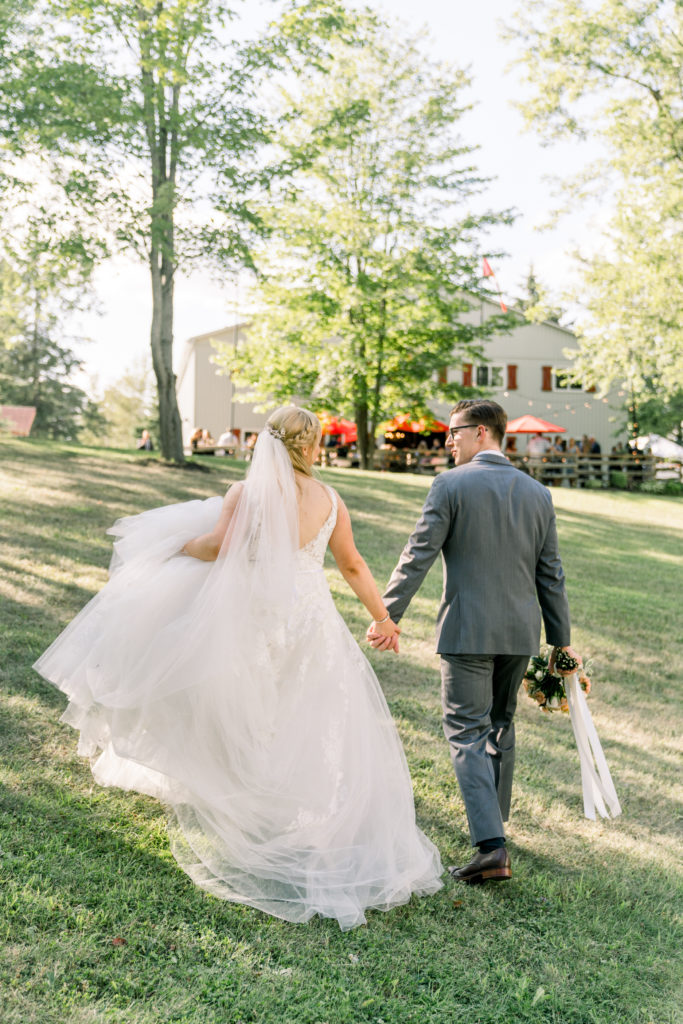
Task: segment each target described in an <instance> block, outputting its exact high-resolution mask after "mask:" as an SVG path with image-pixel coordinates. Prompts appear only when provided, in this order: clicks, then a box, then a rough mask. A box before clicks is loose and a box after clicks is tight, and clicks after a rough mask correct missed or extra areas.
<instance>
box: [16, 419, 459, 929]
mask: <svg viewBox="0 0 683 1024" xmlns="http://www.w3.org/2000/svg"><path fill="white" fill-rule="evenodd" d="M319 449H320V423H319V421H318V419H317V417H316V416H315V415H314V414H313V413H311V412H308V411H307V410H306V409H300V408H298V407H297V406H284V407H283V408H281V409H278V410H277V411H276V412H274V413H273V414H272V415H271V417H270V419H269V420H268V424H267V427H266V429H265V430H264V431H263V432H262V433H261V435H260V436H259V439H258V441H257V443H256V447H255V450H254V458H253V462H252V464H251V469H250V472H249V475H248V478H247V480H246V481H245V482H240V483H235V484H233V485H232V486H231V487H230V489H229V490H228V493H227V495H226V497H225V499H224V500H223V502H222V503H221V499H220V498H209V499H208V500H206V501H190V502H184V503H182V504H179V505H170V506H166V507H164V508H158V509H153V510H151V511H149V512H143V513H142V514H141V515H137V516H131V517H128V518H125V519H121V520H119V521H118V522H117V523H116V524H115V525H114V526H113V527H112V529H111V530H110V531H109V532H110V533H112V534H113V535H114V537H115V538H116V541H115V544H114V554H113V557H112V562H111V566H110V579H109V582H108V583H107V584H106V586H105V587H104V588H103V589H102V591H101V592H100V593H99V594H98V595H97V596H96V597H95V598H93V600H92V601H90V603H89V604H88V605H86V607H85V608H84V609H83V610H82V611H81V612H80V613H79V615H78V616H77V617H76V618H75V619H74V621H73V622H72V623H71V624H70V625H69V626H68V627H67V628H66V629H65V630H64V632H63V633H62V634H61V635H60V636H59V637H58V638H57V639H56V640H55V642H54V643H53V644H52V646H51V647H49V648H48V650H47V651H46V652H45V653H44V654H43V655H42V657H41V658H40V659H39V660H38V661H37V662H36V665H35V668H36V669H37V670H38V672H40V673H41V674H42V675H43V676H44V677H45V678H46V679H47V680H49V681H50V682H52V683H54V684H55V685H56V686H57V687H59V689H61V690H63V691H64V692H65V693H66V694H67V696H68V698H69V704H68V707H67V709H66V711H65V713H64V715H63V721H66V722H68V723H69V724H71V725H72V726H74V727H75V728H76V729H78V730H79V731H80V741H79V753H81V754H83V755H87V756H90V757H91V759H92V770H93V774H94V776H95V779H96V780H97V782H99V783H100V784H101V785H104V786H120V787H122V788H124V789H130V790H137V791H139V792H142V793H147V794H149V795H151V796H154V797H156V798H158V799H160V800H162V801H163V802H164V803H165V804H166V805H167V806H168V807H169V809H170V816H169V834H170V838H171V844H172V849H173V853H174V856H175V857H176V859H177V861H178V863H179V864H180V866H181V867H182V868H183V869H184V870H185V871H186V872H187V874H188V875H189V876H190V878H192V879H193V881H194V882H195V883H196V884H197V885H199V886H201V887H202V888H204V889H206V890H208V891H209V892H211V893H213V894H214V895H215V896H218V897H220V898H222V899H226V900H233V901H236V902H239V903H244V904H248V905H250V906H252V907H257V908H259V909H260V910H263V911H265V912H266V913H268V914H272V915H274V916H276V917H280V918H284V919H285V920H288V921H306V920H308V919H309V918H310V917H312V916H313V915H314V914H320V915H322V916H324V917H332V918H336V919H337V921H338V922H339V925H340V926H341V928H342V929H344V930H346V929H348V928H353V927H355V926H356V925H359V924H362V923H363V922H364V921H365V914H364V912H365V910H366V909H368V908H370V907H373V908H377V909H380V910H389V909H390V908H391V907H394V906H396V905H398V904H401V903H405V902H406V901H407V900H408V899H409V898H410V896H411V894H412V893H418V894H425V893H433V892H436V891H437V890H438V889H439V888H440V887H441V882H440V880H439V876H440V875H441V873H442V867H441V862H440V859H439V854H438V851H437V850H436V848H435V847H434V846H433V844H432V843H431V842H430V841H429V840H428V839H427V838H426V836H424V835H423V833H422V832H421V831H420V830H419V829H418V828H417V825H416V823H415V810H414V805H413V794H412V788H411V782H410V776H409V774H408V767H407V764H406V760H405V756H404V754H403V749H402V747H401V743H400V740H399V738H398V734H397V732H396V728H395V726H394V723H393V721H392V718H391V716H390V713H389V709H388V708H387V705H386V702H385V700H384V697H383V694H382V691H381V689H380V687H379V683H378V682H377V679H376V677H375V674H374V672H373V671H372V668H371V667H370V665H369V663H368V661H367V660H366V658H365V657H364V655H363V654H362V652H361V650H360V648H359V647H358V645H357V644H356V642H355V641H354V639H353V637H352V636H351V634H350V633H349V631H348V629H347V627H346V625H345V623H344V621H343V619H342V618H341V616H340V615H339V613H338V612H337V610H336V608H335V606H334V603H333V601H332V596H331V594H330V591H329V588H328V585H327V582H326V579H325V575H324V573H323V559H324V555H325V550H326V548H327V546H328V544H329V547H330V550H331V552H332V554H333V556H334V558H335V560H336V562H337V565H338V566H339V569H340V571H341V573H342V575H343V576H344V578H345V579H346V581H347V582H348V583H349V585H350V586H351V588H352V589H353V590H354V592H355V593H356V595H357V596H358V597H359V599H360V600H361V601H362V603H363V604H364V605H365V607H366V608H367V610H368V612H369V614H370V615H371V616H373V619H374V623H373V626H374V630H375V631H376V632H379V633H382V634H384V635H385V636H388V637H391V636H393V634H394V633H395V632H397V627H396V626H395V624H394V623H393V622H392V621H391V620H390V619H389V616H388V614H387V612H386V609H385V607H384V604H383V602H382V599H381V597H380V594H379V591H378V589H377V586H376V584H375V582H374V580H373V578H372V576H371V574H370V571H369V569H368V567H367V565H366V564H365V562H364V560H363V559H362V557H361V556H360V554H359V553H358V551H357V550H356V547H355V545H354V542H353V535H352V531H351V522H350V519H349V514H348V511H347V509H346V507H345V506H344V503H343V502H342V501H341V499H340V498H339V497H338V495H337V494H336V492H335V491H334V490H333V489H332V488H331V487H327V486H325V485H323V484H322V483H320V482H319V481H318V480H316V479H315V478H314V477H313V474H312V466H313V463H314V462H315V460H316V458H317V455H318V452H319Z"/></svg>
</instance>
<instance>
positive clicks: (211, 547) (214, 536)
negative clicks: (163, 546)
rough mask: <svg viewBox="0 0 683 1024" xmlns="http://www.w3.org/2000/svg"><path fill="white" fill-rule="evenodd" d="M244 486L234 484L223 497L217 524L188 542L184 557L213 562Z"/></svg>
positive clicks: (184, 549) (183, 550)
mask: <svg viewBox="0 0 683 1024" xmlns="http://www.w3.org/2000/svg"><path fill="white" fill-rule="evenodd" d="M243 487H244V484H243V483H241V482H238V483H234V484H233V485H232V487H231V488H230V490H229V491H228V493H227V494H226V495H225V498H224V500H223V507H222V508H221V514H220V516H219V517H218V522H217V523H216V525H215V526H214V528H213V530H211V532H210V533H204V534H202V536H201V537H195V538H194V539H193V540H188V542H187V544H186V545H185V546H184V547H183V549H182V553H183V554H184V555H191V556H192V557H193V558H200V559H201V560H202V562H215V561H216V559H217V558H218V552H219V551H220V549H221V545H222V544H223V541H224V540H225V535H226V533H227V531H228V527H229V526H230V520H231V519H232V517H233V514H234V512H235V509H236V508H237V503H238V501H239V499H240V495H241V494H242V488H243Z"/></svg>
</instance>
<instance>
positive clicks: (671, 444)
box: [636, 434, 683, 460]
mask: <svg viewBox="0 0 683 1024" xmlns="http://www.w3.org/2000/svg"><path fill="white" fill-rule="evenodd" d="M636 445H637V447H638V451H639V452H645V453H646V454H648V455H656V456H657V458H659V459H682V460H683V445H680V444H676V442H675V441H670V440H669V439H668V438H667V437H662V436H661V435H660V434H643V436H642V437H638V438H636Z"/></svg>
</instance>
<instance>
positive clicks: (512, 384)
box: [508, 363, 517, 391]
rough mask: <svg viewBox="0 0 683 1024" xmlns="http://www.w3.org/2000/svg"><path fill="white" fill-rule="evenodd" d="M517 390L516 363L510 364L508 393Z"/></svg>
mask: <svg viewBox="0 0 683 1024" xmlns="http://www.w3.org/2000/svg"><path fill="white" fill-rule="evenodd" d="M516 390H517V367H516V365H515V364H514V363H508V391H516Z"/></svg>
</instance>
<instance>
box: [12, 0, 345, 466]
mask: <svg viewBox="0 0 683 1024" xmlns="http://www.w3.org/2000/svg"><path fill="white" fill-rule="evenodd" d="M12 2H14V3H18V0H12ZM235 15H236V5H235V4H234V3H232V2H228V0H115V2H114V0H36V2H35V11H34V14H33V16H32V17H29V18H27V19H24V21H23V22H22V21H21V20H17V21H16V23H15V27H14V31H13V32H10V33H9V34H8V38H7V43H8V46H7V53H6V60H5V70H6V75H5V78H4V80H3V81H2V82H0V107H1V106H3V103H4V111H5V113H4V116H2V117H1V118H0V131H3V130H4V132H3V133H4V136H5V139H6V141H7V143H8V144H11V145H12V147H13V149H14V151H15V152H17V151H19V152H22V151H29V152H30V151H31V150H32V149H39V150H42V151H46V150H47V151H49V152H50V154H51V155H52V158H53V161H54V168H55V176H56V177H57V179H58V180H59V182H60V184H61V186H62V187H63V190H64V194H65V196H66V197H67V198H68V199H69V200H70V201H71V202H72V203H73V204H74V206H75V207H77V208H79V209H86V210H87V211H88V212H89V213H90V214H91V215H92V218H93V219H94V220H95V221H97V222H98V223H99V225H100V228H101V232H102V234H103V235H106V237H107V238H108V240H109V243H110V247H111V248H114V247H116V246H118V247H120V248H123V249H126V250H127V251H131V252H133V253H135V254H136V255H137V256H139V257H140V258H141V259H143V260H144V261H145V262H146V263H147V266H148V267H149V272H150V280H151V288H152V300H153V313H152V324H151V350H152V360H153V366H154V372H155V375H156V380H157V388H158V394H159V409H160V441H161V450H162V453H163V455H164V456H165V457H166V458H168V459H171V460H174V461H176V462H180V461H182V458H183V452H182V436H181V424H180V417H179V414H178V408H177V402H176V394H175V384H176V378H175V374H174V372H173V363H172V344H173V313H174V302H173V300H174V286H175V279H176V275H177V272H178V270H179V269H184V270H186V271H190V270H191V269H193V268H194V267H195V266H196V263H197V261H199V260H203V261H204V262H205V263H206V264H208V265H213V266H215V267H218V266H219V267H221V268H222V270H223V272H226V270H227V271H229V270H230V269H231V268H236V267H238V266H243V265H245V264H246V265H249V263H250V252H249V248H250V238H251V234H252V232H253V229H254V228H255V227H256V226H257V218H256V217H255V216H254V214H253V213H252V211H251V209H250V206H249V201H248V200H249V197H250V195H251V194H252V193H253V191H254V189H255V188H257V187H262V186H265V185H266V184H267V182H268V180H269V178H270V176H271V174H272V173H273V169H272V168H268V167H267V166H266V163H265V161H264V159H263V158H262V157H260V156H259V147H260V146H261V145H262V144H263V143H264V142H265V141H266V140H267V138H268V125H267V122H266V120H265V118H264V117H263V116H262V114H261V113H260V111H259V105H258V87H259V84H260V82H261V81H262V78H263V75H264V73H265V70H266V69H267V68H271V69H272V68H277V67H279V66H280V65H281V64H282V63H283V62H284V61H286V59H287V55H288V54H289V53H290V52H299V51H303V50H306V51H310V52H311V53H313V54H315V53H316V52H317V46H318V43H317V42H316V40H321V43H320V45H321V46H324V39H325V37H326V35H327V34H329V33H330V32H335V31H337V30H338V29H339V27H340V26H341V25H342V24H343V22H344V15H343V9H342V8H341V6H340V5H339V4H337V3H335V2H334V0H330V2H327V3H324V2H322V0H305V2H302V3H298V2H292V3H291V4H290V7H289V8H288V10H287V11H286V12H285V17H284V18H283V20H282V22H281V23H280V26H279V29H278V31H277V32H272V33H271V34H270V35H269V36H267V37H266V38H265V39H264V41H263V42H262V44H260V45H259V44H256V43H252V44H249V45H239V44H238V43H237V42H235V40H234V39H233V38H232V37H231V34H230V31H229V25H230V22H231V20H232V19H233V18H234V17H235Z"/></svg>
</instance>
